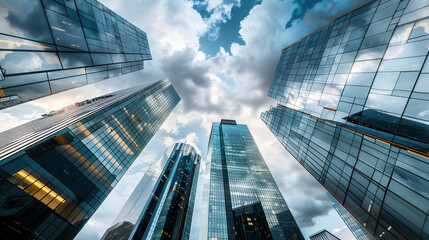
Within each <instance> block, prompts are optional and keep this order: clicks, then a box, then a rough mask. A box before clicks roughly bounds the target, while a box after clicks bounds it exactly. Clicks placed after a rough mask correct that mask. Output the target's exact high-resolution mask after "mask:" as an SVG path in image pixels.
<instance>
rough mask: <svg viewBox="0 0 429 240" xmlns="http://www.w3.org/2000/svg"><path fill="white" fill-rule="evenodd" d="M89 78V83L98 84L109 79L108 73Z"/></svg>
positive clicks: (89, 75)
mask: <svg viewBox="0 0 429 240" xmlns="http://www.w3.org/2000/svg"><path fill="white" fill-rule="evenodd" d="M87 77H88V83H93V82H98V81H102V80H104V79H107V78H108V76H107V71H104V72H96V73H92V74H88V75H87Z"/></svg>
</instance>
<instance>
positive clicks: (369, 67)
mask: <svg viewBox="0 0 429 240" xmlns="http://www.w3.org/2000/svg"><path fill="white" fill-rule="evenodd" d="M380 61H381V60H368V61H361V62H355V63H354V64H353V67H352V70H351V72H352V73H357V72H375V71H376V70H377V67H378V65H379V64H380Z"/></svg>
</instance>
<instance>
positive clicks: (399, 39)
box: [390, 23, 413, 44]
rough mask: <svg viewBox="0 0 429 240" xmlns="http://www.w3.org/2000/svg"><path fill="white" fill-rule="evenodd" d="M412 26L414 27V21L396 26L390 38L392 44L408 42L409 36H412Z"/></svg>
mask: <svg viewBox="0 0 429 240" xmlns="http://www.w3.org/2000/svg"><path fill="white" fill-rule="evenodd" d="M412 27H413V23H410V24H407V25H404V26H401V27H398V28H396V29H395V33H394V34H393V36H392V38H391V39H390V44H394V43H405V42H407V40H408V37H409V36H410V33H411V28H412Z"/></svg>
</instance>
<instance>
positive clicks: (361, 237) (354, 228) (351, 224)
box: [327, 193, 376, 240]
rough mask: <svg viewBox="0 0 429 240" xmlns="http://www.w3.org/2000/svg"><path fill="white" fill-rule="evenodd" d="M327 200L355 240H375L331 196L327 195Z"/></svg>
mask: <svg viewBox="0 0 429 240" xmlns="http://www.w3.org/2000/svg"><path fill="white" fill-rule="evenodd" d="M327 195H328V197H329V199H330V200H331V203H332V206H333V207H334V209H335V210H336V211H337V213H338V215H340V217H341V218H342V219H343V221H344V223H345V224H346V225H347V227H348V228H349V230H350V231H351V232H352V233H353V235H354V236H355V238H356V240H376V238H375V237H374V236H373V235H372V234H371V233H370V232H368V230H367V229H366V228H364V227H363V226H362V224H361V223H360V222H359V221H357V220H356V218H355V217H353V215H352V214H351V213H350V212H349V211H347V210H346V209H345V208H344V207H343V205H341V203H339V202H338V201H337V199H335V198H334V197H333V196H332V195H331V194H329V193H328V194H327Z"/></svg>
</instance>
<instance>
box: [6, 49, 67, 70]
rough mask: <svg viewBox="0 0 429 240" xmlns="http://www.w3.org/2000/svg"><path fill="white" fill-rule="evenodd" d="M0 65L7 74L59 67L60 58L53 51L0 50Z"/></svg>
mask: <svg viewBox="0 0 429 240" xmlns="http://www.w3.org/2000/svg"><path fill="white" fill-rule="evenodd" d="M0 65H1V66H2V68H3V69H4V70H6V75H7V74H16V73H26V72H34V71H47V70H54V69H61V64H60V60H59V59H58V56H57V54H56V53H54V52H18V51H17V52H11V51H5V52H1V51H0Z"/></svg>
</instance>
